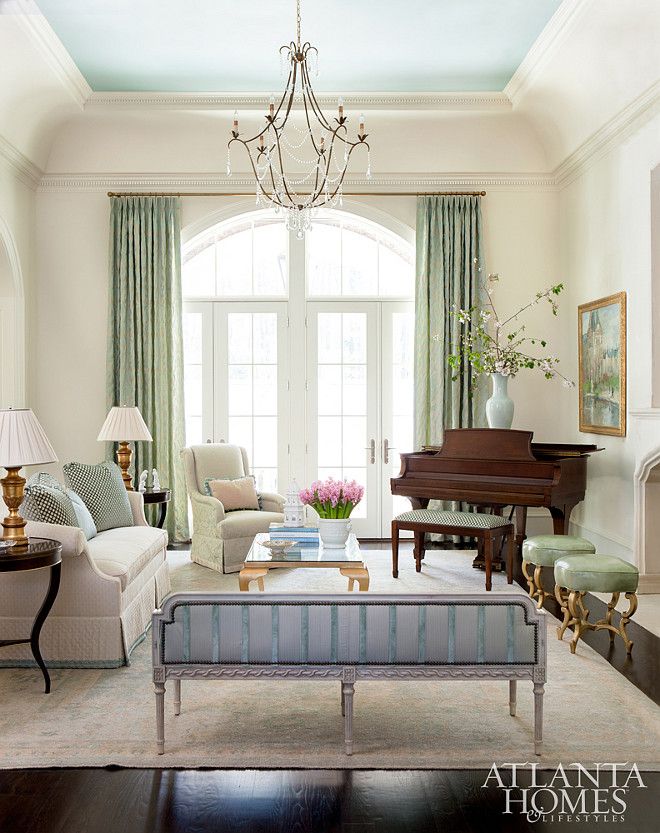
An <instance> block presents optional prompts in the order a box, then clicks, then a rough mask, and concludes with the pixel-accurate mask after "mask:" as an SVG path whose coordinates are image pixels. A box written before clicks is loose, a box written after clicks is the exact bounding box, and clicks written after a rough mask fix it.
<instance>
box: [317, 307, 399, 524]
mask: <svg viewBox="0 0 660 833" xmlns="http://www.w3.org/2000/svg"><path fill="white" fill-rule="evenodd" d="M412 351H413V308H412V304H410V303H403V302H396V301H365V302H351V303H346V302H341V301H340V302H337V301H330V302H324V301H319V302H310V303H308V304H307V366H308V374H307V385H306V387H307V407H306V413H307V428H306V437H307V441H306V455H305V459H306V480H310V479H312V480H313V479H315V478H317V477H318V478H321V479H323V478H325V477H329V476H332V477H335V478H347V479H351V480H352V479H354V480H357V481H358V482H359V483H361V484H362V485H364V486H365V497H364V499H363V501H362V502H361V503H360V505H359V506H358V507H357V509H356V510H354V512H353V514H352V516H351V519H352V522H353V530H354V531H355V533H356V534H357V535H358V536H360V537H366V538H380V537H388V536H389V534H390V521H391V519H392V517H393V516H394V514H396V513H398V512H401V511H405V509H406V508H409V507H408V506H407V504H405V505H403V504H402V505H399V503H400V502H401V501H399V500H398V499H397V498H393V497H392V494H391V491H390V477H392V476H393V475H394V474H397V473H398V471H399V465H400V458H399V453H398V452H399V451H400V450H401V451H410V450H412V448H413V436H412V431H413V424H412V411H413V391H412V370H413V367H412V363H413V352H412Z"/></svg>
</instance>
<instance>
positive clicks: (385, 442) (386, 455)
mask: <svg viewBox="0 0 660 833" xmlns="http://www.w3.org/2000/svg"><path fill="white" fill-rule="evenodd" d="M393 450H394V446H393V445H390V441H389V440H387V439H385V440H383V462H384V463H389V462H390V451H393Z"/></svg>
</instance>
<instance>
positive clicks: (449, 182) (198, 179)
mask: <svg viewBox="0 0 660 833" xmlns="http://www.w3.org/2000/svg"><path fill="white" fill-rule="evenodd" d="M354 188H358V189H360V190H362V189H364V191H365V196H370V195H373V196H378V194H379V193H380V192H382V191H388V192H390V191H397V190H398V191H404V192H408V191H416V190H420V191H431V190H433V189H437V190H441V189H450V190H451V189H456V190H459V189H462V188H470V189H471V188H475V189H478V188H491V189H502V190H509V189H512V188H515V189H518V188H535V189H538V188H548V189H550V190H554V188H555V183H554V180H553V178H552V176H551V175H550V174H543V173H529V174H518V173H451V174H441V173H425V172H421V173H412V174H406V173H390V174H383V175H380V176H374V177H373V178H372V179H370V180H368V179H366V178H364V177H355V176H354V177H350V178H349V177H347V178H346V180H345V181H344V190H345V191H351V190H352V189H354ZM125 189H130V190H132V189H138V190H158V189H163V190H172V189H176V190H181V191H182V192H185V191H217V192H226V193H228V194H231V193H235V192H236V191H240V190H243V189H245V191H246V194H245V195H246V196H248V197H249V196H252V195H253V189H254V179H253V178H252V177H250V176H248V175H247V174H243V175H240V174H234V175H233V176H232V177H231V178H228V177H227V176H225V175H224V174H222V173H201V174H190V173H175V172H173V173H150V174H145V173H94V174H92V173H57V174H44V176H43V177H42V178H41V182H40V184H39V191H41V192H50V191H103V190H110V191H118V190H125Z"/></svg>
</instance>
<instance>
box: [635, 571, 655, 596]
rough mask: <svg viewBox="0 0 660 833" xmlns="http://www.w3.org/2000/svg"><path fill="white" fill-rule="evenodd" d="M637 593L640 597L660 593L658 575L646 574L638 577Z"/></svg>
mask: <svg viewBox="0 0 660 833" xmlns="http://www.w3.org/2000/svg"><path fill="white" fill-rule="evenodd" d="M637 592H638V593H639V594H640V596H642V595H648V594H649V593H660V573H647V574H646V575H642V576H640V577H639V587H638V588H637Z"/></svg>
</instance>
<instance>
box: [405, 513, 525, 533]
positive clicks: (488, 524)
mask: <svg viewBox="0 0 660 833" xmlns="http://www.w3.org/2000/svg"><path fill="white" fill-rule="evenodd" d="M394 520H395V521H401V522H402V523H403V522H406V521H407V522H408V523H416V524H429V526H431V525H433V524H436V525H437V526H464V527H471V528H472V529H496V528H497V527H499V526H508V525H509V524H510V523H511V521H508V520H507V519H506V518H503V517H502V516H501V515H486V514H484V513H482V512H436V511H434V510H433V509H413V510H412V512H404V513H403V514H401V515H397V516H396V518H395V519H394Z"/></svg>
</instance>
